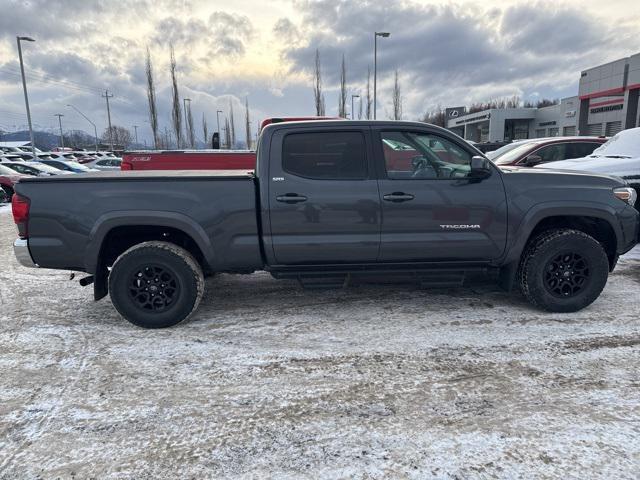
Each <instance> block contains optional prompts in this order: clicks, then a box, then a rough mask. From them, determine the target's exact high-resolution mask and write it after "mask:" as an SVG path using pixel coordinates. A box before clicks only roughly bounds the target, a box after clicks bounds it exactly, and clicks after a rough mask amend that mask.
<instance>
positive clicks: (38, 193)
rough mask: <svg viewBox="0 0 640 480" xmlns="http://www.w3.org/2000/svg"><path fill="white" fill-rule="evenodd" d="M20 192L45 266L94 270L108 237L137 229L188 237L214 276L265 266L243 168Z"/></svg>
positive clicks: (28, 183)
mask: <svg viewBox="0 0 640 480" xmlns="http://www.w3.org/2000/svg"><path fill="white" fill-rule="evenodd" d="M16 191H17V192H18V193H19V194H20V195H23V196H25V197H27V198H29V200H30V205H31V207H30V218H29V225H28V228H29V250H30V253H31V255H32V257H33V260H34V261H35V262H36V263H37V264H38V265H40V266H41V267H45V268H67V269H73V270H77V271H86V272H90V273H94V272H95V269H96V268H97V261H98V258H99V256H100V249H101V248H102V247H103V243H104V242H107V243H108V239H109V238H110V237H109V235H110V233H112V232H113V231H114V229H121V231H122V229H126V228H128V226H131V225H145V226H150V227H156V226H157V227H159V228H161V227H162V228H164V227H167V228H169V229H170V230H169V231H174V232H176V231H180V232H184V233H186V234H187V235H189V236H190V237H191V238H193V240H194V241H195V242H196V243H197V245H198V247H199V248H200V250H201V251H202V256H203V258H204V260H205V261H206V262H207V264H208V265H209V266H210V268H211V269H212V270H215V271H238V270H251V269H255V268H260V267H261V266H262V257H261V253H260V245H259V238H258V224H257V222H258V220H257V215H256V198H255V194H256V193H255V192H256V189H255V183H254V177H253V175H252V174H251V173H248V172H245V171H233V170H232V171H222V170H218V171H211V170H207V171H195V170H189V171H171V172H168V171H139V172H135V171H133V172H121V171H113V172H96V173H86V174H78V175H59V176H56V177H34V178H29V179H26V180H24V181H20V182H18V183H17V184H16ZM134 234H135V232H134V233H128V231H127V233H126V234H125V235H127V236H129V235H134ZM105 239H106V240H105Z"/></svg>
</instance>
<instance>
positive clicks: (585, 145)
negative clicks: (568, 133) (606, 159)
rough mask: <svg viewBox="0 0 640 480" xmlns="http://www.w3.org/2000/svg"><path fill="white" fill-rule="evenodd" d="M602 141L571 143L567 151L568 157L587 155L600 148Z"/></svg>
mask: <svg viewBox="0 0 640 480" xmlns="http://www.w3.org/2000/svg"><path fill="white" fill-rule="evenodd" d="M600 145H602V144H601V143H596V142H574V143H570V144H569V146H568V149H567V150H568V151H567V158H582V157H587V156H589V155H591V154H592V153H593V151H594V150H595V149H596V148H598V147H599V146H600Z"/></svg>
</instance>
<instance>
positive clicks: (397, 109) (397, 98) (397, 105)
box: [393, 70, 402, 120]
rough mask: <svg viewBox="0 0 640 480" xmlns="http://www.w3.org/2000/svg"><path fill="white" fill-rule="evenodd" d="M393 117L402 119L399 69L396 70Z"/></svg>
mask: <svg viewBox="0 0 640 480" xmlns="http://www.w3.org/2000/svg"><path fill="white" fill-rule="evenodd" d="M393 119H394V120H402V92H401V90H400V81H399V80H398V70H396V75H395V80H394V82H393Z"/></svg>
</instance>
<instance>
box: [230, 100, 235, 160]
mask: <svg viewBox="0 0 640 480" xmlns="http://www.w3.org/2000/svg"><path fill="white" fill-rule="evenodd" d="M229 128H230V129H231V130H230V131H229V139H230V141H229V148H235V147H236V122H235V120H234V119H233V102H232V101H231V99H229Z"/></svg>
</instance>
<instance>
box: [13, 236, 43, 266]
mask: <svg viewBox="0 0 640 480" xmlns="http://www.w3.org/2000/svg"><path fill="white" fill-rule="evenodd" d="M13 253H14V254H15V256H16V258H17V259H18V263H19V264H20V265H22V266H23V267H29V268H38V265H37V264H36V263H35V262H34V261H33V258H31V253H29V241H28V240H26V239H24V238H18V239H17V240H16V241H15V242H13Z"/></svg>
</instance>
